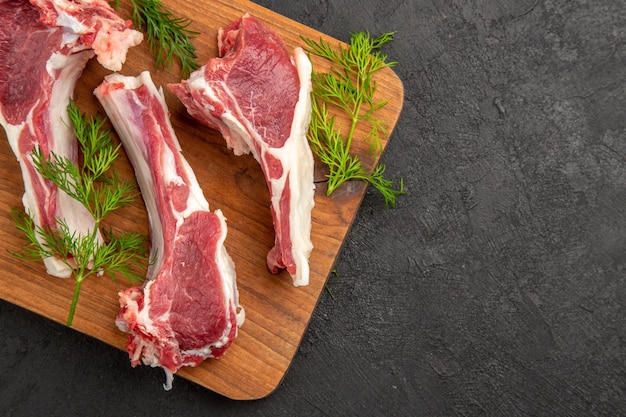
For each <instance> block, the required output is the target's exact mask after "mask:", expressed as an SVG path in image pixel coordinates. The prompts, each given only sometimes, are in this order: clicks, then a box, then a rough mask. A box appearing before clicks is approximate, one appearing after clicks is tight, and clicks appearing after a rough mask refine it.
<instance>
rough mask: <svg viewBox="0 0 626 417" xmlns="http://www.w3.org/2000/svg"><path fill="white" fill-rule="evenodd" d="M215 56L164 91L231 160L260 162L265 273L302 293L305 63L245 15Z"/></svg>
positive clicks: (306, 203) (308, 184)
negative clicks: (216, 136)
mask: <svg viewBox="0 0 626 417" xmlns="http://www.w3.org/2000/svg"><path fill="white" fill-rule="evenodd" d="M218 49H219V51H218V52H219V54H220V57H218V58H213V59H210V60H209V61H208V62H207V64H206V65H204V66H203V67H201V68H200V69H198V70H196V71H195V72H194V73H192V74H191V75H190V77H189V79H188V80H183V81H182V82H180V83H178V84H171V85H169V88H170V89H171V90H172V91H173V92H174V93H175V94H176V95H177V96H178V98H179V99H180V100H181V101H182V102H183V104H184V105H185V106H186V108H187V111H188V112H189V113H190V114H191V115H192V116H194V117H195V118H197V119H198V120H200V121H201V122H203V123H204V124H206V125H208V126H209V127H212V128H214V129H218V130H219V131H220V132H221V133H222V135H223V136H224V139H225V140H226V143H227V145H228V147H229V148H231V149H232V150H233V152H234V153H235V155H242V154H247V153H252V155H253V156H254V158H255V159H256V160H257V161H258V162H259V164H260V165H261V169H262V170H263V173H264V175H265V179H266V182H267V186H268V187H269V191H270V197H271V212H272V219H273V223H274V230H275V242H274V247H273V248H272V249H271V250H270V251H269V253H268V255H267V266H268V269H269V270H270V271H271V272H272V273H277V272H279V270H280V269H283V268H285V269H287V271H288V272H289V274H290V275H291V277H292V279H293V284H294V285H296V286H300V285H307V284H308V283H309V256H310V252H311V250H312V248H313V245H312V243H311V236H310V235H311V210H312V209H313V205H314V200H313V198H314V191H315V185H314V182H313V154H312V152H311V149H310V148H309V144H308V142H307V138H306V132H307V129H308V125H309V122H310V117H311V98H310V92H311V62H310V61H309V59H308V57H307V56H306V54H305V52H304V51H303V50H302V49H301V48H295V49H294V52H293V53H294V54H293V57H291V56H290V55H289V53H288V51H287V50H286V48H285V45H284V42H283V40H282V39H281V38H280V37H279V36H278V35H277V34H276V33H274V32H273V31H271V30H270V29H269V28H267V26H265V25H264V24H263V23H261V22H260V21H259V20H258V19H256V18H254V17H252V16H250V15H247V14H246V15H244V16H243V17H242V18H241V19H239V20H237V21H235V22H233V23H231V24H230V25H228V26H227V27H226V28H225V29H220V31H219V33H218Z"/></svg>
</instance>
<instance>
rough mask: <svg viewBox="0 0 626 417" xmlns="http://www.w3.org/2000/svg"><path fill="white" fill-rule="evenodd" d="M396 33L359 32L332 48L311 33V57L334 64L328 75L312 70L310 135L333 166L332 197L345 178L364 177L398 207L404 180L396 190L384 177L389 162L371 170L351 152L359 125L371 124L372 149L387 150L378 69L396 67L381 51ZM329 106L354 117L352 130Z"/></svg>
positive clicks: (324, 159) (376, 151)
mask: <svg viewBox="0 0 626 417" xmlns="http://www.w3.org/2000/svg"><path fill="white" fill-rule="evenodd" d="M393 34H394V32H386V33H383V34H382V35H380V36H378V37H376V38H372V37H371V36H370V34H369V33H368V32H355V33H353V34H352V35H351V38H350V43H349V45H348V47H347V48H339V50H337V49H335V48H334V47H332V46H331V45H330V44H329V43H328V42H326V41H324V40H323V39H322V38H320V39H319V41H314V40H311V39H308V38H305V37H302V40H303V41H304V42H305V43H306V45H307V47H308V48H306V49H305V50H306V51H307V52H308V53H309V54H311V55H317V56H319V57H322V58H325V59H327V60H329V61H330V62H331V63H332V64H334V65H333V66H332V67H331V71H330V72H328V73H320V72H314V73H313V74H312V78H311V81H312V85H313V92H312V107H313V109H312V117H311V124H310V126H309V132H308V139H309V142H310V143H311V145H312V150H313V152H315V154H316V155H317V156H318V157H319V158H320V160H321V161H322V162H323V163H324V164H326V165H328V167H329V173H328V189H327V195H331V194H332V193H333V192H334V191H335V190H336V189H337V188H338V187H340V186H341V185H342V184H343V183H344V182H346V181H349V180H363V181H366V182H368V183H370V184H371V185H373V186H374V187H375V188H376V189H377V190H378V191H380V193H381V194H382V195H383V197H384V198H385V205H387V206H389V205H390V206H392V207H394V206H395V204H396V197H397V196H398V195H400V194H404V187H403V182H402V180H400V183H399V188H394V183H393V181H389V180H386V179H385V178H384V177H383V173H384V172H385V166H384V165H383V164H378V165H377V166H376V167H375V168H374V169H373V170H369V169H366V168H365V167H364V166H363V164H362V163H361V160H360V158H359V156H358V155H356V154H353V153H352V152H351V146H352V141H353V139H354V136H355V132H356V127H357V125H358V124H359V123H362V122H367V123H369V130H368V133H367V134H366V136H365V139H366V140H367V141H368V142H369V150H370V152H371V153H373V154H374V156H379V155H380V153H381V151H382V149H383V145H382V139H381V138H382V137H383V136H385V135H387V126H386V124H385V122H384V121H381V120H378V119H376V117H375V114H374V113H375V112H376V111H378V110H380V109H381V108H383V107H384V106H385V105H386V104H387V102H386V101H375V99H374V95H375V93H376V89H377V84H376V81H375V80H374V77H373V76H374V73H376V72H377V71H379V70H381V69H383V68H385V67H391V66H393V65H395V64H396V63H395V62H387V56H386V55H384V54H383V53H381V52H380V51H379V49H380V48H381V47H382V46H383V45H384V44H386V43H388V42H390V41H391V40H393ZM329 108H336V109H339V110H340V111H342V112H344V113H346V114H347V115H348V117H349V118H350V126H349V129H348V133H347V134H345V135H344V134H342V133H341V129H340V128H339V126H337V125H336V123H335V117H334V116H331V115H330V114H329Z"/></svg>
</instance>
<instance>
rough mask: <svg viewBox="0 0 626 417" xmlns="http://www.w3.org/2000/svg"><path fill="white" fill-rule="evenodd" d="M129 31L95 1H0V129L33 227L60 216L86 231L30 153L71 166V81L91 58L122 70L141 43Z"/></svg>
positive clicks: (81, 213) (63, 269)
mask: <svg viewBox="0 0 626 417" xmlns="http://www.w3.org/2000/svg"><path fill="white" fill-rule="evenodd" d="M130 26H131V24H130V22H127V21H124V20H123V19H121V18H120V17H119V16H117V15H116V14H115V11H114V10H113V9H112V8H111V7H110V6H109V5H108V3H107V2H106V1H103V0H93V1H88V0H82V1H81V0H75V1H62V0H33V1H32V2H29V1H27V0H2V1H0V124H1V125H2V126H3V127H4V130H5V132H6V136H7V139H8V141H9V144H10V145H11V148H12V150H13V152H14V154H15V156H16V158H17V159H18V161H19V164H20V168H21V171H22V177H23V179H24V195H23V198H22V201H23V204H24V208H25V210H26V211H27V212H28V214H29V215H30V216H31V217H32V218H33V221H34V223H35V225H37V226H39V227H44V228H45V227H54V226H55V225H56V219H63V220H65V222H66V223H67V225H68V226H69V228H70V230H72V231H75V232H77V233H79V234H86V233H87V232H91V231H93V228H94V221H93V218H92V217H91V215H90V214H89V213H88V212H87V210H86V209H85V208H84V207H83V206H82V205H81V204H80V203H78V202H77V201H75V200H73V199H72V198H70V197H69V196H68V195H67V194H65V193H64V192H61V191H60V190H59V189H58V188H57V187H56V186H54V185H53V184H51V183H50V182H48V181H45V180H44V179H42V178H41V176H40V175H39V173H38V172H37V171H36V169H35V167H34V165H33V162H32V157H31V153H32V151H33V149H35V148H39V149H40V150H41V151H42V153H43V155H44V156H46V157H49V156H50V154H51V153H54V154H56V155H57V156H59V157H62V158H68V159H70V160H71V161H73V162H76V161H77V158H78V146H77V141H76V138H75V137H74V136H73V133H72V130H71V127H70V126H71V122H70V121H69V118H68V116H67V111H66V109H67V105H68V103H69V100H70V97H71V96H72V94H73V91H74V87H75V85H76V81H77V80H78V78H79V77H80V75H81V74H82V71H83V69H84V68H85V66H86V65H87V61H89V59H90V58H92V57H93V56H94V54H95V55H96V56H97V57H98V60H99V61H100V62H101V63H102V64H103V65H104V66H105V67H106V68H108V69H112V70H117V69H119V68H120V67H121V66H122V63H123V62H124V60H125V59H126V52H127V50H128V48H130V47H131V46H134V45H137V44H138V43H140V42H141V40H142V38H143V35H142V34H141V33H140V32H137V31H135V30H132V29H131V27H130ZM104 39H108V40H107V41H106V42H105V41H104ZM44 265H45V266H46V270H47V272H48V273H49V274H51V275H54V276H59V277H69V276H70V274H71V271H70V269H69V268H68V267H67V265H65V264H64V263H63V262H62V261H61V260H59V259H57V258H55V257H50V258H46V259H44Z"/></svg>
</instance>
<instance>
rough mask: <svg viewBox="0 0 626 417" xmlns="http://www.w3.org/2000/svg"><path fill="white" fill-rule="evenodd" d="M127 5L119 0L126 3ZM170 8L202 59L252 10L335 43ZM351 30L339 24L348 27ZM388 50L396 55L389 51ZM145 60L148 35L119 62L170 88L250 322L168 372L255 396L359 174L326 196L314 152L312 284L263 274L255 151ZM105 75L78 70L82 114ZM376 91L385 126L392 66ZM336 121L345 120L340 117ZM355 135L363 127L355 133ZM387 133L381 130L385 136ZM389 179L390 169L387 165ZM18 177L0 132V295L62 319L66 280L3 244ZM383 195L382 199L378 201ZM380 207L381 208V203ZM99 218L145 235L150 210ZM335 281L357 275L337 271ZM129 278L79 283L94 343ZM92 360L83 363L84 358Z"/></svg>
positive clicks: (318, 284) (274, 380)
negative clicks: (189, 103) (224, 231)
mask: <svg viewBox="0 0 626 417" xmlns="http://www.w3.org/2000/svg"><path fill="white" fill-rule="evenodd" d="M122 3H124V4H127V3H128V2H127V1H122ZM164 3H166V4H168V5H169V7H171V8H172V9H173V10H175V11H176V13H177V14H178V15H181V16H184V17H189V18H191V19H193V24H192V26H191V29H192V30H195V31H197V32H199V35H198V36H197V38H196V39H195V40H194V44H195V45H196V47H197V49H198V55H199V58H200V62H202V63H204V62H206V60H208V59H209V58H212V57H215V56H216V55H217V53H216V48H217V45H216V44H217V42H216V35H217V30H218V29H219V28H220V27H224V26H226V25H227V24H228V23H230V22H231V21H233V20H236V19H238V18H239V17H241V16H242V15H243V14H244V13H249V14H251V15H253V16H255V17H257V18H259V19H260V20H262V21H264V22H265V23H266V24H267V25H268V26H269V27H270V28H271V29H272V30H274V31H276V32H277V33H279V34H280V35H281V36H282V37H283V39H284V40H285V43H286V44H287V46H288V47H289V48H293V47H296V46H303V42H302V41H301V39H300V36H305V37H308V38H312V39H319V38H320V37H322V38H324V39H325V40H327V41H329V42H331V43H333V44H337V45H339V42H338V41H336V40H334V39H331V38H329V37H327V36H325V35H323V34H321V33H319V32H317V31H315V30H313V29H311V28H309V27H306V26H303V25H301V24H299V23H297V22H294V21H292V20H289V19H287V18H285V17H283V16H280V15H278V14H276V13H274V12H271V11H269V10H267V9H264V8H262V7H260V6H258V5H256V4H253V3H250V2H248V1H245V0H228V1H227V0H220V1H211V2H209V1H190V0H169V1H165V2H164ZM120 13H121V14H122V16H124V17H129V16H130V9H129V8H128V7H127V6H125V5H122V7H121V10H120ZM349 30H353V28H346V31H349ZM391 58H392V59H393V57H391ZM153 62H154V61H153V59H152V56H151V55H150V52H149V48H148V45H147V43H146V42H144V43H143V44H142V45H140V46H138V47H136V48H133V49H131V51H130V53H129V55H128V60H127V63H126V65H125V66H124V69H123V70H122V71H121V72H122V73H123V74H126V75H137V74H139V72H141V71H143V70H151V71H152V74H153V79H154V82H155V84H156V85H157V86H159V85H162V86H163V88H164V90H165V91H166V100H167V102H168V106H169V108H170V112H171V117H172V122H173V125H174V129H175V131H176V133H177V135H178V138H179V140H180V144H181V147H182V150H183V154H184V156H185V157H186V158H187V160H188V161H189V163H190V164H191V166H192V168H193V169H194V171H195V173H196V175H197V178H198V181H199V182H200V185H201V186H202V187H203V189H204V193H205V196H206V198H207V200H208V201H209V204H210V207H211V209H212V210H215V209H218V208H219V209H221V210H222V211H223V212H224V214H225V216H226V218H227V222H228V237H227V239H226V243H225V244H226V247H227V249H228V251H229V253H230V255H231V257H232V258H233V260H234V262H235V265H236V270H237V282H238V288H239V292H240V302H241V304H242V305H243V307H244V308H245V310H246V321H245V323H244V325H243V326H242V327H241V329H240V332H239V336H238V338H237V339H236V340H235V342H234V343H233V345H232V346H231V347H230V349H229V350H228V351H227V353H226V355H225V356H224V357H222V358H220V359H217V360H207V361H205V362H204V363H203V365H202V366H199V367H196V368H183V369H181V370H180V371H179V372H178V374H177V377H176V378H175V379H174V386H173V389H174V390H175V389H176V379H177V378H178V377H183V378H187V379H189V380H191V381H194V382H196V383H198V384H200V385H202V386H204V387H206V388H208V389H211V390H213V391H215V392H218V393H220V394H222V395H224V396H227V397H229V398H232V399H242V400H243V399H246V400H248V399H258V398H262V397H265V396H267V395H268V394H270V393H271V392H272V391H273V390H274V389H275V388H276V387H277V386H278V384H279V383H280V381H281V380H282V378H283V377H284V375H285V373H286V372H287V369H288V368H289V365H290V363H291V361H292V359H293V357H294V355H295V353H296V351H297V349H298V345H299V344H300V341H301V339H302V335H303V333H304V331H305V329H306V327H307V324H308V322H309V320H310V318H311V314H312V312H313V309H314V308H315V305H316V303H317V300H318V299H319V297H320V294H321V292H322V291H323V290H324V285H325V283H326V279H327V277H328V276H329V275H330V273H331V271H332V268H333V264H334V262H335V259H336V257H337V254H338V252H339V250H340V249H341V246H342V243H343V240H344V238H345V237H346V234H347V232H348V230H349V229H350V225H351V223H352V221H353V220H354V217H355V215H356V213H357V210H358V207H359V205H360V203H361V200H362V198H363V196H364V194H365V190H366V186H365V184H364V183H361V182H355V183H348V184H345V185H344V186H343V187H342V188H341V189H339V190H338V191H336V192H335V193H333V195H332V196H331V197H327V196H326V187H325V184H324V182H323V181H324V174H325V170H324V167H323V166H322V165H321V164H319V163H318V161H316V180H317V181H318V183H317V188H316V192H315V208H314V210H313V215H312V217H313V224H312V241H313V244H314V249H313V252H312V253H311V258H310V265H311V283H310V285H309V286H307V287H299V288H296V287H294V286H293V285H292V284H291V278H290V277H289V276H288V274H287V273H286V272H283V273H281V274H279V275H271V274H270V273H269V272H268V271H267V269H266V267H265V256H266V254H267V252H268V250H269V249H270V248H271V247H272V246H273V242H274V231H273V227H272V219H271V215H270V210H269V205H270V203H269V193H268V190H267V187H266V185H265V181H264V178H263V174H262V172H261V169H260V167H259V165H258V164H257V163H256V161H255V160H254V159H253V158H252V157H251V156H249V155H248V156H240V157H236V156H234V155H233V154H232V152H231V151H229V150H228V149H227V148H226V146H225V142H224V140H223V139H222V137H221V136H220V134H219V133H218V132H216V131H212V130H210V129H208V128H206V127H204V126H202V125H200V124H199V123H197V122H196V121H195V120H193V119H192V118H191V117H190V116H189V115H188V114H187V112H186V110H185V109H184V107H183V106H182V104H180V102H179V101H178V100H177V99H176V97H175V96H174V95H173V94H172V93H170V92H169V91H168V90H167V88H166V84H167V83H172V82H178V81H179V79H180V76H179V69H178V68H177V67H174V68H173V69H172V70H170V71H159V70H154V65H153ZM313 67H314V70H316V71H321V70H326V69H327V68H328V67H327V63H326V62H324V61H323V60H319V59H317V58H315V57H314V58H313ZM107 73H108V71H106V70H104V69H103V68H102V67H100V66H99V65H98V64H97V62H96V61H95V60H92V61H91V62H90V63H89V65H88V67H87V68H86V70H85V72H84V73H83V76H82V77H81V79H80V81H79V83H78V85H77V88H76V92H75V99H76V100H77V101H78V103H79V105H80V106H81V108H82V110H83V111H85V112H87V113H95V112H100V113H101V114H104V111H103V110H102V109H101V108H100V106H99V103H98V102H97V101H96V99H95V98H94V97H93V95H92V92H93V90H94V88H95V87H96V86H97V85H98V84H99V83H100V82H101V81H102V79H103V77H104V76H105V75H106V74H107ZM377 81H378V85H379V93H378V94H379V97H378V98H380V99H386V100H388V104H387V106H386V107H384V108H383V109H382V110H380V111H379V113H378V117H379V118H380V119H382V120H384V121H386V122H387V124H388V129H389V133H391V131H392V130H393V128H394V126H395V124H396V122H397V119H398V117H399V115H400V111H401V108H402V102H403V87H402V83H401V81H400V80H399V79H398V77H397V76H396V75H395V74H394V73H393V71H392V70H390V69H385V70H383V71H381V72H380V73H379V74H378V77H377ZM340 120H341V119H340ZM359 134H360V135H361V136H363V135H364V132H363V131H360V132H359ZM386 143H387V138H384V145H386ZM355 146H356V149H357V150H358V152H359V153H360V154H361V156H362V158H363V160H364V161H371V162H372V163H374V162H376V160H377V158H375V159H376V160H372V156H371V155H370V154H368V153H367V144H366V143H362V144H356V145H355ZM117 169H118V170H119V171H120V172H121V174H122V175H123V176H127V177H130V176H132V175H133V173H132V168H131V166H130V165H129V163H128V161H127V160H126V159H125V158H122V160H120V161H119V163H118V165H117ZM389 175H390V176H391V177H392V176H393V173H389ZM22 193H23V182H22V177H21V174H20V169H19V165H18V163H17V161H16V159H15V156H14V155H13V153H12V151H11V149H10V147H9V145H8V142H7V140H6V135H5V133H4V131H2V132H0V202H1V203H0V242H2V243H0V245H2V246H3V247H4V249H5V250H2V251H0V269H1V270H2V271H3V273H2V274H0V297H2V298H3V299H5V300H7V301H9V302H12V303H14V304H17V305H19V306H22V307H24V308H26V309H28V310H31V311H34V312H36V313H38V314H41V315H43V316H45V317H48V318H50V319H51V320H54V321H56V322H59V323H62V324H64V323H65V321H66V319H67V314H68V311H69V306H70V301H71V298H72V291H73V285H74V282H73V279H67V280H65V279H59V278H54V277H51V276H48V275H47V274H46V273H45V270H44V268H43V264H42V263H40V262H38V263H28V262H23V261H20V260H17V259H16V258H14V257H13V256H12V255H11V254H10V253H9V251H18V250H19V249H20V248H21V247H22V245H23V244H24V242H25V241H24V238H23V237H22V236H20V235H19V234H18V232H17V230H16V228H15V226H14V224H13V222H12V220H11V207H19V208H21V207H22V203H21V197H22ZM381 201H382V200H381ZM380 209H381V210H383V209H384V207H383V204H382V202H381V207H380ZM107 225H108V226H110V227H112V229H113V231H114V232H120V231H138V232H142V233H144V234H146V235H147V234H148V219H147V214H146V211H145V207H144V205H143V201H142V200H141V199H138V200H137V201H136V202H135V203H134V204H133V205H131V206H129V207H127V208H124V209H122V210H120V211H119V212H118V213H115V214H114V215H111V216H110V217H109V218H108V220H107ZM342 278H343V279H359V277H356V276H355V277H351V276H345V277H342ZM128 286H130V284H128V283H127V282H125V281H124V280H123V279H121V278H119V279H118V281H117V282H113V281H112V280H111V279H110V278H109V277H108V276H106V275H105V276H103V277H97V278H90V279H88V280H87V281H85V282H84V283H83V287H82V292H81V295H80V300H79V303H78V308H77V311H76V316H75V318H74V325H73V328H74V329H75V330H77V331H80V332H83V333H85V334H88V335H90V336H93V337H95V338H97V339H99V340H101V341H104V342H106V343H108V344H111V345H113V346H115V347H117V348H119V349H122V350H125V343H126V340H127V335H126V334H125V333H122V332H121V331H119V330H118V329H117V328H116V327H115V324H114V319H115V317H116V315H117V312H118V309H119V305H118V298H117V293H118V291H120V290H123V289H125V288H127V287H128ZM85 366H89V364H85Z"/></svg>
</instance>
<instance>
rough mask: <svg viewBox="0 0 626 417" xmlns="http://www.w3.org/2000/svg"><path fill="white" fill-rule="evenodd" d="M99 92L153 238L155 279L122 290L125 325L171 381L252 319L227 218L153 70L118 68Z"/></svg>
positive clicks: (147, 359) (136, 357)
mask: <svg viewBox="0 0 626 417" xmlns="http://www.w3.org/2000/svg"><path fill="white" fill-rule="evenodd" d="M95 94H96V96H97V97H98V99H99V100H100V102H101V103H102V105H103V107H104V109H105V111H106V113H107V115H108V116H109V119H110V120H111V122H112V123H113V126H114V127H115V129H116V131H117V132H118V134H119V136H120V138H121V140H122V143H123V145H124V149H125V150H126V153H127V155H128V157H129V159H130V161H131V163H132V165H133V167H134V169H135V173H136V176H137V181H138V183H139V187H140V189H141V192H142V195H143V198H144V201H145V203H146V207H147V210H148V214H149V219H150V230H151V238H152V242H151V259H152V264H151V265H150V267H149V269H148V273H147V281H146V282H145V283H144V286H143V287H142V288H140V287H135V288H130V289H128V290H126V291H123V292H120V306H121V310H120V313H119V315H118V317H117V320H116V324H117V326H118V327H119V329H120V330H122V331H125V332H128V333H130V334H131V336H130V338H129V341H128V344H127V348H128V352H129V355H130V359H131V363H132V365H133V366H135V365H138V364H139V363H140V362H143V363H144V364H146V365H151V366H153V367H156V366H160V367H162V368H163V369H164V370H165V373H166V376H167V381H166V384H165V388H166V389H170V388H171V384H172V378H173V374H174V373H176V372H177V371H178V369H180V368H181V367H182V366H197V365H199V364H200V363H202V361H204V360H205V359H207V358H218V357H220V356H222V355H223V354H224V352H225V351H226V349H227V348H228V347H229V346H230V344H231V343H232V341H233V340H234V339H235V337H236V336H237V329H238V327H239V326H240V325H241V324H242V323H243V320H244V312H243V309H241V307H240V306H239V301H238V292H237V283H236V276H235V268H234V265H233V262H232V260H231V258H230V256H229V255H228V253H227V251H226V248H225V247H224V240H225V239H226V233H227V229H226V221H225V218H224V216H223V214H222V212H221V211H220V210H216V211H215V212H210V211H209V204H208V202H207V201H206V199H205V198H204V194H203V193H202V190H201V188H200V185H199V184H198V181H197V180H196V177H195V175H194V173H193V171H192V169H191V167H190V166H189V164H188V163H187V161H186V160H185V159H184V157H183V156H182V154H181V149H180V145H179V143H178V139H177V138H176V135H175V133H174V130H173V128H172V126H171V123H170V120H169V113H168V110H167V105H166V103H165V98H164V96H163V91H162V89H159V90H157V88H156V87H155V86H154V83H153V82H152V79H151V78H150V74H149V73H148V72H143V73H141V74H140V75H139V76H138V77H125V76H122V75H119V74H112V75H109V76H107V77H106V78H105V80H104V82H103V83H102V84H101V85H100V86H99V87H98V88H97V89H96V91H95Z"/></svg>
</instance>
